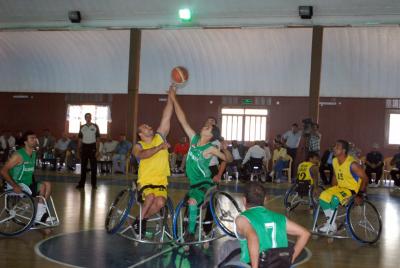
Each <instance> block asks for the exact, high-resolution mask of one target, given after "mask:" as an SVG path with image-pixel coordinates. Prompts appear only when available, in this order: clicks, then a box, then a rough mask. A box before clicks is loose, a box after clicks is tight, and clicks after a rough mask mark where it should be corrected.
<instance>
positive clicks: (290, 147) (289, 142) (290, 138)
mask: <svg viewBox="0 0 400 268" xmlns="http://www.w3.org/2000/svg"><path fill="white" fill-rule="evenodd" d="M301 136H302V132H301V130H299V125H297V123H294V124H292V129H291V130H288V131H286V132H285V133H284V134H283V136H282V139H283V141H284V142H285V144H286V149H287V154H288V155H290V156H291V157H292V167H291V168H292V170H294V165H295V161H296V155H297V148H298V147H299V143H300V139H301ZM293 173H294V172H293Z"/></svg>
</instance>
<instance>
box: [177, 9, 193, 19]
mask: <svg viewBox="0 0 400 268" xmlns="http://www.w3.org/2000/svg"><path fill="white" fill-rule="evenodd" d="M179 18H180V19H181V21H190V20H191V19H192V11H190V9H189V8H182V9H179Z"/></svg>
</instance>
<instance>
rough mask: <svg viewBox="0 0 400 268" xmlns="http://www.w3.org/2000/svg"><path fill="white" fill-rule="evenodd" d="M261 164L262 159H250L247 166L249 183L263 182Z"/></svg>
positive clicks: (263, 175)
mask: <svg viewBox="0 0 400 268" xmlns="http://www.w3.org/2000/svg"><path fill="white" fill-rule="evenodd" d="M263 164H264V163H263V158H253V157H250V160H249V166H248V170H249V173H250V181H263V180H264V179H265V172H264V168H263ZM263 182H265V181H263Z"/></svg>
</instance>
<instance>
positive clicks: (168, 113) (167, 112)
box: [157, 85, 174, 137]
mask: <svg viewBox="0 0 400 268" xmlns="http://www.w3.org/2000/svg"><path fill="white" fill-rule="evenodd" d="M172 88H174V85H171V86H170V87H169V90H171V89H172ZM173 111H174V104H173V103H172V100H171V97H170V96H169V94H168V100H167V105H165V108H164V111H163V114H162V117H161V123H160V126H159V127H158V129H157V132H159V133H161V134H162V135H163V136H164V137H166V136H167V135H168V133H169V129H170V126H171V117H172V112H173Z"/></svg>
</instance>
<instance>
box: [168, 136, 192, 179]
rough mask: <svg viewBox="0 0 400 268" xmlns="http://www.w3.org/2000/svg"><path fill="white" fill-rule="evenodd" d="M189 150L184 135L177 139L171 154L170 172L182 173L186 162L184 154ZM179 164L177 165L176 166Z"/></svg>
mask: <svg viewBox="0 0 400 268" xmlns="http://www.w3.org/2000/svg"><path fill="white" fill-rule="evenodd" d="M188 151H189V143H188V141H187V138H186V136H185V137H181V138H180V139H179V143H177V144H175V146H174V151H173V152H172V154H171V163H170V165H171V169H172V173H184V172H185V164H186V155H187V153H188ZM178 166H179V167H178Z"/></svg>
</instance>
